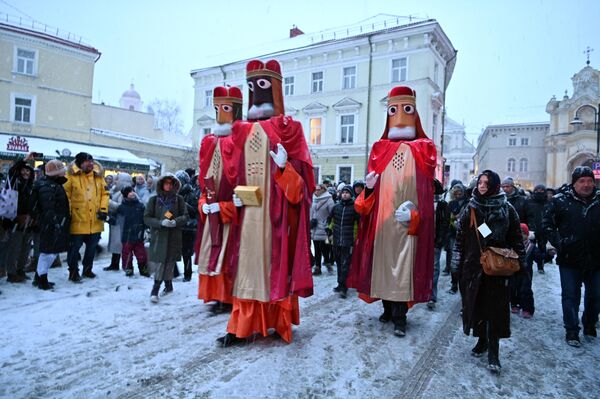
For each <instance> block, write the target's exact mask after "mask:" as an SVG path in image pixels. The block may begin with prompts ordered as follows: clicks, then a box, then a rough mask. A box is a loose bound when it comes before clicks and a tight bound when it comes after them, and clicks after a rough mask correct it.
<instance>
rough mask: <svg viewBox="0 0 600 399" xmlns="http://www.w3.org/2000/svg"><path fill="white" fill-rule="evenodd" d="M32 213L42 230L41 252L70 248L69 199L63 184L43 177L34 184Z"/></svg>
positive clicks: (53, 252) (60, 250)
mask: <svg viewBox="0 0 600 399" xmlns="http://www.w3.org/2000/svg"><path fill="white" fill-rule="evenodd" d="M31 214H32V215H34V216H35V218H36V220H37V222H38V227H39V231H40V252H42V253H48V254H56V253H60V252H64V251H67V250H68V249H69V225H70V220H71V216H70V215H69V200H68V199H67V194H66V193H65V190H64V189H63V186H62V184H60V183H59V182H57V181H56V179H53V178H49V177H46V176H44V177H42V178H40V179H39V180H38V181H36V182H35V183H34V185H33V192H32V194H31Z"/></svg>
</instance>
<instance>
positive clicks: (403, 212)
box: [394, 201, 417, 223]
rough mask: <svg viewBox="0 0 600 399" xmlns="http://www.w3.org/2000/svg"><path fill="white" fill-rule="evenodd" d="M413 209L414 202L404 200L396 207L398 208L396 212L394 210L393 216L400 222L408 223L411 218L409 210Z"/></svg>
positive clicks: (414, 207)
mask: <svg viewBox="0 0 600 399" xmlns="http://www.w3.org/2000/svg"><path fill="white" fill-rule="evenodd" d="M414 209H417V207H416V206H415V204H413V203H412V202H410V201H405V202H403V203H402V204H401V205H400V206H399V207H398V209H396V212H394V216H395V218H396V220H397V221H399V222H402V223H408V222H410V218H411V215H410V211H411V210H414Z"/></svg>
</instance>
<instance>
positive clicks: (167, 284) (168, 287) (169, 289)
mask: <svg viewBox="0 0 600 399" xmlns="http://www.w3.org/2000/svg"><path fill="white" fill-rule="evenodd" d="M171 292H173V281H172V280H165V289H164V290H163V292H162V296H165V295H169V294H170V293H171Z"/></svg>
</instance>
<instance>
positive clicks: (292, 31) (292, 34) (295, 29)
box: [290, 25, 304, 38]
mask: <svg viewBox="0 0 600 399" xmlns="http://www.w3.org/2000/svg"><path fill="white" fill-rule="evenodd" d="M303 34H304V32H302V31H301V30H300V29H298V27H297V26H296V25H292V29H290V38H292V37H296V36H300V35H303Z"/></svg>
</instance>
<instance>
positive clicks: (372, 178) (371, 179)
mask: <svg viewBox="0 0 600 399" xmlns="http://www.w3.org/2000/svg"><path fill="white" fill-rule="evenodd" d="M377 179H379V175H378V174H377V173H375V172H371V173H369V174H368V175H367V176H366V177H365V185H366V186H367V188H368V189H369V190H372V189H373V187H375V183H377Z"/></svg>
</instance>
